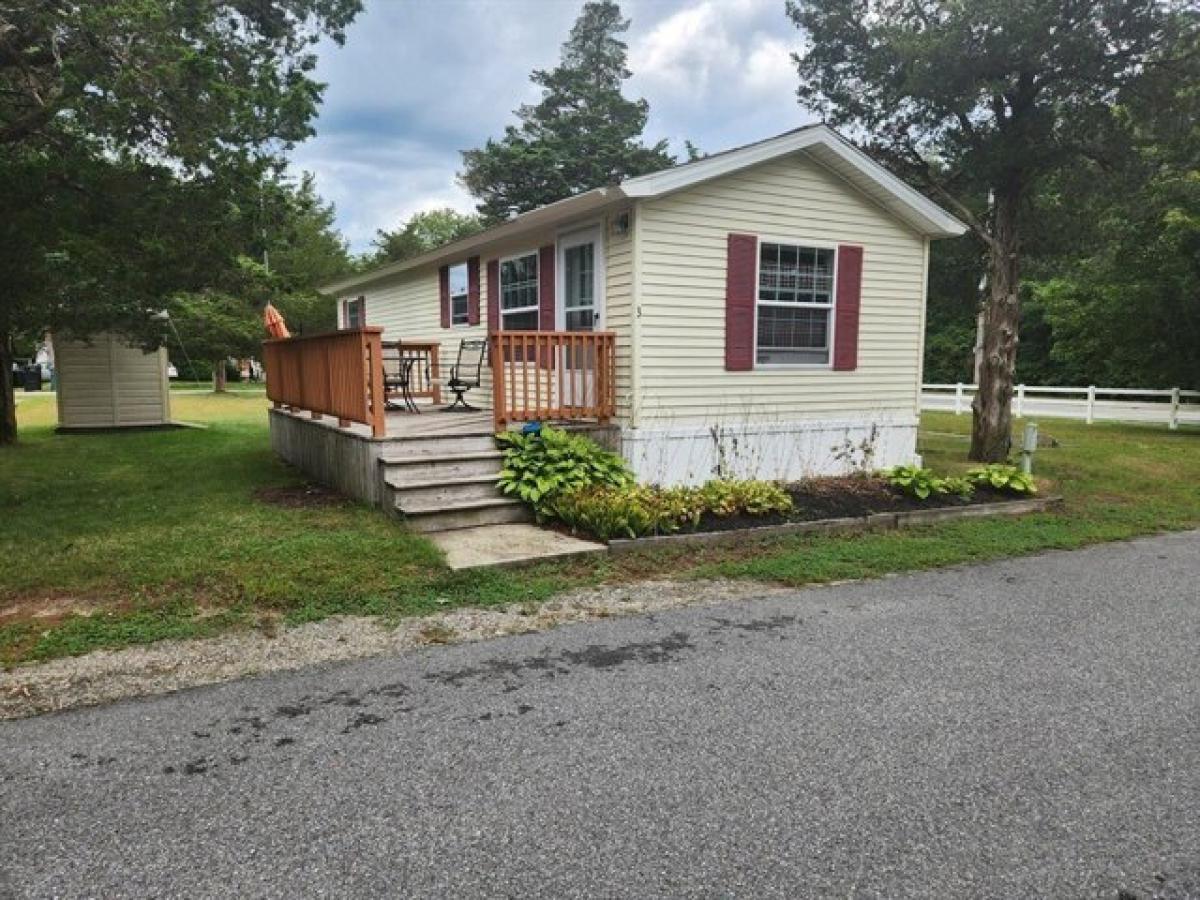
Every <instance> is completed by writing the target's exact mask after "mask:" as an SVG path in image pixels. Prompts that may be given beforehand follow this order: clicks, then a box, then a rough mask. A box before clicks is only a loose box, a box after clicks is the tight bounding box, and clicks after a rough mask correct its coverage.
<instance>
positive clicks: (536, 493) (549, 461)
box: [496, 426, 633, 516]
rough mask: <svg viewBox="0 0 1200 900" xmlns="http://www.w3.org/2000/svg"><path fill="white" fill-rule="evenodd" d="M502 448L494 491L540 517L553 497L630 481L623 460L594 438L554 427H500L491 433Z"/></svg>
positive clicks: (624, 483) (630, 475) (626, 483)
mask: <svg viewBox="0 0 1200 900" xmlns="http://www.w3.org/2000/svg"><path fill="white" fill-rule="evenodd" d="M496 443H497V444H499V445H500V448H501V450H502V451H503V452H504V463H503V467H502V468H501V470H500V476H499V481H498V483H499V486H500V490H501V491H503V492H504V493H506V494H510V495H512V496H515V497H519V498H520V499H522V500H524V501H525V502H526V503H528V504H530V505H531V506H532V507H533V508H534V510H535V511H536V512H537V513H538V515H539V516H542V515H545V514H546V512H547V509H548V504H549V502H550V501H551V500H553V499H554V498H555V497H559V496H562V495H563V494H568V493H570V492H572V491H577V490H580V489H582V488H587V487H596V486H599V487H624V486H626V485H631V484H633V475H632V474H631V473H630V471H629V468H628V466H626V465H625V460H623V459H622V458H621V457H620V456H618V455H617V454H615V453H610V452H609V451H607V450H605V449H604V448H603V447H601V446H600V445H599V444H597V443H596V442H595V441H592V440H590V439H589V438H586V437H584V436H582V435H578V434H571V433H569V432H567V431H564V430H562V429H560V428H551V427H548V426H546V427H543V428H541V429H540V430H537V431H531V432H528V433H526V432H519V431H504V432H501V433H500V434H498V435H496Z"/></svg>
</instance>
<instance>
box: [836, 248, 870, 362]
mask: <svg viewBox="0 0 1200 900" xmlns="http://www.w3.org/2000/svg"><path fill="white" fill-rule="evenodd" d="M862 266H863V248H862V247H858V246H855V245H853V244H842V245H841V246H840V247H838V256H837V308H836V311H835V312H834V326H833V368H834V371H837V372H853V371H854V370H855V369H857V368H858V312H859V307H860V306H861V305H862Z"/></svg>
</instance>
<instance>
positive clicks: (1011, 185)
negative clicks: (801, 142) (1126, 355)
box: [787, 0, 1180, 462]
mask: <svg viewBox="0 0 1200 900" xmlns="http://www.w3.org/2000/svg"><path fill="white" fill-rule="evenodd" d="M787 9H788V14H789V15H790V17H791V18H792V20H793V21H794V23H795V24H796V25H797V26H798V27H799V28H800V29H801V30H802V31H803V32H804V34H805V38H806V46H805V48H804V49H803V51H802V52H801V53H799V54H798V55H797V57H796V62H797V67H798V71H799V74H800V80H801V84H800V88H799V92H798V94H799V97H800V100H801V102H802V103H803V104H804V105H806V106H808V107H809V108H810V109H813V110H815V111H817V112H819V113H820V114H822V115H823V116H824V117H825V118H826V120H828V121H829V122H830V123H831V124H833V125H835V126H842V127H849V128H851V129H853V130H854V131H855V132H857V133H858V134H860V135H862V136H863V137H864V138H865V140H866V143H867V145H868V149H869V150H870V151H871V152H873V153H874V154H876V155H877V156H879V157H880V158H881V159H883V160H884V161H885V162H886V163H887V164H889V165H890V166H891V167H893V168H894V169H896V170H897V171H899V172H900V173H901V174H903V175H906V176H907V177H909V178H911V179H913V180H915V181H916V182H918V183H919V184H920V185H921V186H923V187H924V188H925V189H926V190H928V191H929V192H930V193H932V194H933V195H934V196H935V197H936V198H937V199H939V200H940V201H941V202H942V203H944V204H946V205H947V206H948V207H949V208H950V209H951V210H952V211H953V212H955V213H956V214H957V215H958V216H959V217H960V218H962V219H963V221H964V222H966V223H967V224H968V225H969V226H970V228H971V231H972V232H973V234H974V235H975V237H976V238H977V240H978V241H979V242H980V243H981V244H982V246H983V247H984V250H985V252H986V254H987V275H988V285H987V286H988V293H987V295H986V298H985V301H984V303H983V324H984V329H983V358H982V365H981V366H980V372H979V391H978V394H977V396H976V399H975V404H974V421H973V427H972V435H971V449H970V456H971V458H972V459H975V460H980V461H988V462H990V461H999V460H1003V459H1004V458H1006V457H1007V455H1008V452H1009V449H1010V443H1011V427H1012V426H1011V409H1010V401H1011V394H1012V385H1013V377H1014V368H1015V364H1016V353H1017V340H1018V330H1019V320H1020V302H1019V297H1020V286H1021V262H1022V255H1023V250H1024V239H1025V238H1026V237H1027V229H1028V226H1029V222H1030V198H1031V196H1032V195H1033V193H1034V192H1035V191H1036V190H1037V189H1038V187H1039V184H1040V183H1041V182H1042V180H1043V179H1045V178H1046V177H1047V176H1049V175H1052V174H1053V173H1054V172H1056V171H1058V170H1059V169H1060V168H1061V167H1062V166H1063V165H1064V164H1067V163H1069V162H1070V161H1071V160H1074V159H1076V158H1078V157H1079V156H1080V155H1100V154H1103V152H1104V151H1105V147H1106V141H1107V140H1108V139H1109V138H1110V136H1111V135H1112V134H1113V133H1114V131H1115V130H1116V129H1115V128H1114V125H1115V123H1114V121H1113V116H1112V103H1113V100H1114V98H1115V97H1116V95H1117V93H1118V92H1119V91H1120V90H1121V89H1122V88H1123V87H1124V86H1126V85H1128V84H1129V83H1130V82H1131V81H1133V80H1134V79H1136V78H1137V77H1138V76H1139V75H1141V74H1142V73H1143V71H1144V70H1145V68H1146V67H1147V66H1148V65H1154V64H1155V62H1156V56H1157V52H1156V51H1157V49H1158V48H1160V47H1162V46H1164V45H1165V43H1164V42H1166V41H1167V39H1168V37H1169V35H1170V32H1171V30H1172V29H1173V28H1176V27H1178V26H1179V24H1180V19H1179V17H1178V16H1177V15H1174V14H1173V12H1174V10H1173V9H1172V7H1171V6H1170V5H1169V4H1167V3H1157V2H1150V0H1146V2H1136V3H1129V2H1124V0H1084V2H1079V3H1063V2H1062V0H1020V2H1012V0H972V2H967V3H953V4H951V3H944V2H941V0H912V2H908V3H892V2H883V0H789V2H788V6H787ZM980 188H984V189H985V191H986V192H985V191H981V190H980ZM989 194H990V198H991V199H990V203H984V202H981V197H986V196H988V195H989Z"/></svg>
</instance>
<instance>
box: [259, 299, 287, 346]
mask: <svg viewBox="0 0 1200 900" xmlns="http://www.w3.org/2000/svg"><path fill="white" fill-rule="evenodd" d="M263 324H264V325H266V326H267V334H269V335H270V336H271V337H273V338H290V337H291V336H292V333H291V332H290V331H288V327H287V322H285V321H283V316H281V315H280V314H279V310H277V309H276V308H275V306H274V305H273V304H271V303H268V304H267V308H266V309H264V310H263Z"/></svg>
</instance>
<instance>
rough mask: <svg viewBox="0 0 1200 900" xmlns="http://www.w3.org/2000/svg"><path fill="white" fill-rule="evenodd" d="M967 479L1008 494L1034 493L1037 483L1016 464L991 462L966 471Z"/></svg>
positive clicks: (979, 485) (980, 485)
mask: <svg viewBox="0 0 1200 900" xmlns="http://www.w3.org/2000/svg"><path fill="white" fill-rule="evenodd" d="M967 479H968V480H969V481H970V482H971V483H972V484H974V485H977V486H978V487H990V488H992V490H996V491H1004V492H1005V493H1008V494H1036V493H1037V485H1035V484H1034V483H1033V476H1032V475H1026V474H1025V473H1024V472H1022V471H1021V470H1020V469H1018V468H1017V467H1016V466H1009V465H1005V464H1004V463H992V464H991V465H987V466H978V467H976V468H974V469H970V470H969V471H968V472H967Z"/></svg>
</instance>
